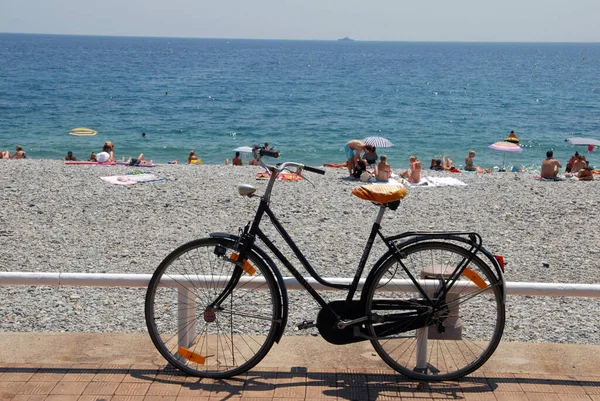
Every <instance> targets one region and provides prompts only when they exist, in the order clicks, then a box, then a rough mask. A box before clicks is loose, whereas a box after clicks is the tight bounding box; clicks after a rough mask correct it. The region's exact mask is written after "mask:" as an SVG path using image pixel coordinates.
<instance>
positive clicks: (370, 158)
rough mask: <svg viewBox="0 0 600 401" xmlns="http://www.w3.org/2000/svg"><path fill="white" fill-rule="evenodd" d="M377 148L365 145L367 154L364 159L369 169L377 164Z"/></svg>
mask: <svg viewBox="0 0 600 401" xmlns="http://www.w3.org/2000/svg"><path fill="white" fill-rule="evenodd" d="M376 150H377V148H376V147H375V146H372V145H365V153H364V155H363V158H364V159H365V160H366V161H367V164H368V165H369V167H373V165H374V164H375V163H377V151H376Z"/></svg>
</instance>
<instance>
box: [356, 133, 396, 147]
mask: <svg viewBox="0 0 600 401" xmlns="http://www.w3.org/2000/svg"><path fill="white" fill-rule="evenodd" d="M362 141H363V142H364V144H365V145H371V146H375V147H376V148H391V147H392V146H396V145H394V144H393V143H392V142H390V140H389V139H386V138H384V137H382V136H368V137H366V138H365V139H363V140H362Z"/></svg>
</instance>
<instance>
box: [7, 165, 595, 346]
mask: <svg viewBox="0 0 600 401" xmlns="http://www.w3.org/2000/svg"><path fill="white" fill-rule="evenodd" d="M190 167H191V166H187V165H159V166H158V167H156V168H154V169H153V171H152V172H153V173H154V174H155V175H157V176H158V177H161V178H166V179H167V181H165V182H157V183H147V184H136V185H132V186H128V187H127V186H119V185H112V184H109V183H107V182H104V181H102V180H101V179H100V176H104V175H122V174H125V173H127V172H128V171H129V170H130V168H129V167H126V166H114V167H105V166H90V165H86V166H66V165H64V164H63V163H62V162H60V161H49V160H0V171H2V176H3V177H4V178H5V182H4V184H3V188H2V190H1V191H0V204H1V205H2V207H1V208H0V260H1V261H2V262H1V263H2V264H1V266H2V270H3V271H14V272H72V273H100V272H102V273H137V274H151V273H152V272H153V271H154V269H155V268H156V267H157V266H158V265H159V263H160V262H161V261H162V260H163V259H164V258H165V257H166V256H167V255H168V254H169V253H170V252H171V251H172V250H174V249H175V248H177V247H178V246H180V245H182V244H184V243H185V242H188V241H191V240H193V239H196V238H201V237H205V236H207V235H208V233H210V232H230V233H237V232H238V229H239V228H240V227H243V226H244V225H245V224H246V223H247V222H248V221H250V220H251V219H252V218H253V216H254V212H255V211H256V207H257V205H258V201H259V200H258V198H254V199H248V198H243V197H240V196H239V195H238V194H237V192H236V190H235V185H236V184H239V183H250V184H252V185H254V186H256V187H257V188H258V191H257V192H258V193H261V192H262V191H263V190H264V188H265V185H266V182H264V181H257V180H255V174H256V173H257V172H259V171H260V168H258V167H253V166H243V167H233V166H214V165H202V166H193V167H192V168H190ZM306 174H309V173H308V172H307V173H306ZM347 174H348V172H347V171H346V170H345V169H339V170H337V169H327V172H326V174H325V175H324V176H320V175H311V176H309V179H310V181H311V182H312V183H314V185H315V187H313V185H311V184H310V183H308V182H306V181H304V182H303V181H300V182H277V184H276V186H275V188H274V190H273V194H272V198H271V207H272V208H273V210H274V212H275V214H276V215H277V216H278V217H279V218H280V219H281V221H282V222H284V224H285V226H286V229H287V230H288V232H289V234H290V235H291V236H292V238H294V239H295V240H296V243H297V244H298V246H299V247H300V248H301V249H302V251H303V252H304V254H305V255H306V256H307V258H308V259H309V260H310V261H311V262H312V263H313V266H314V267H315V269H316V270H317V271H318V272H319V273H320V274H321V275H322V276H323V277H335V276H339V277H352V276H353V274H354V270H355V268H356V266H357V264H358V262H359V260H360V257H361V254H362V249H363V247H364V244H365V242H366V239H367V236H368V234H369V231H370V227H371V224H372V222H373V219H374V218H375V216H376V213H377V208H376V207H375V206H373V205H372V204H371V203H369V202H365V201H363V200H359V199H358V198H356V197H354V196H352V195H351V192H350V191H351V189H352V188H353V187H354V186H356V185H359V182H357V181H352V180H348V179H347V177H346V175H347ZM423 175H424V176H448V174H444V173H438V172H430V171H424V172H423ZM452 177H454V178H457V179H460V180H461V181H463V182H465V183H466V184H467V186H464V187H463V186H461V187H433V188H431V187H430V188H427V187H425V188H409V191H408V196H407V197H406V198H405V200H403V201H402V203H401V205H400V207H399V208H398V210H396V211H395V212H389V211H388V212H386V214H385V215H384V218H383V222H382V231H383V232H384V234H386V235H391V234H394V233H400V232H404V231H420V230H426V231H430V230H452V231H468V232H478V233H479V234H481V236H482V238H483V243H484V246H486V247H487V248H488V249H490V250H492V251H493V252H495V253H498V254H500V255H502V256H504V258H505V261H506V279H507V281H527V282H549V283H597V281H598V280H597V274H596V273H597V271H598V261H597V259H598V258H597V257H596V256H597V254H598V252H600V250H599V249H600V220H599V219H597V218H596V217H597V216H596V215H597V212H596V210H597V200H598V199H600V182H598V181H594V182H575V181H561V182H540V181H536V180H535V179H534V175H533V174H532V173H521V174H514V173H492V174H453V175H452ZM515 177H516V178H519V180H516V179H515ZM360 184H361V183H360ZM261 227H262V229H263V231H264V232H265V233H267V235H268V236H269V237H271V238H272V239H273V240H274V242H275V244H277V245H278V246H280V247H282V249H283V247H284V245H285V244H284V241H283V240H281V239H280V238H279V237H278V234H277V232H276V230H275V229H274V228H273V227H271V226H270V225H269V224H268V223H267V222H266V221H264V222H263V224H262V225H261ZM382 252H383V247H382V246H381V244H380V243H379V242H376V243H375V245H374V248H373V250H372V254H371V256H370V257H369V260H368V262H367V269H369V268H370V267H371V266H372V265H373V263H374V262H375V261H376V260H377V259H378V257H379V256H380V255H381V254H382ZM284 253H286V255H289V254H291V252H289V251H288V250H286V251H285V252H284ZM292 263H294V264H295V265H296V266H298V267H299V263H298V261H297V260H295V258H294V260H292ZM280 268H281V269H282V273H283V276H290V274H289V272H287V271H286V270H285V267H284V266H283V265H281V264H280ZM323 295H324V296H325V297H326V298H327V299H330V300H333V299H340V298H343V297H344V295H345V294H344V293H342V292H339V291H327V292H323ZM144 296H145V289H144V288H126V287H31V286H11V285H3V286H0V310H1V312H0V322H1V324H2V325H1V327H2V330H3V331H15V332H19V331H54V332H61V331H68V332H141V333H145V332H146V327H145V321H144ZM289 297H290V317H289V322H288V327H287V334H292V335H293V334H297V335H311V333H312V334H314V333H316V329H312V330H306V331H299V332H294V330H293V328H294V327H295V326H296V324H298V323H300V322H301V321H303V320H316V315H317V313H318V310H319V307H318V304H317V303H316V302H315V301H314V300H313V299H312V298H310V297H309V296H307V294H305V293H304V292H298V291H290V292H289ZM506 308H507V314H506V317H507V325H506V330H505V335H504V341H532V342H560V343H586V344H600V335H599V329H598V327H599V326H600V320H599V319H600V318H598V315H597V310H599V309H600V299H598V298H588V299H585V298H567V297H563V298H557V297H537V296H509V298H508V302H507V305H506Z"/></svg>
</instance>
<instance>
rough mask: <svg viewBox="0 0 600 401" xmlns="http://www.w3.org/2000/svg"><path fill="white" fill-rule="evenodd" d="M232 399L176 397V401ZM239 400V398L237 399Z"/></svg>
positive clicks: (225, 399) (227, 399)
mask: <svg viewBox="0 0 600 401" xmlns="http://www.w3.org/2000/svg"><path fill="white" fill-rule="evenodd" d="M231 399H232V398H208V397H188V396H184V397H182V396H178V397H177V401H211V400H212V401H217V400H219V401H220V400H223V401H229V400H231ZM238 399H239V398H238ZM233 400H236V398H233Z"/></svg>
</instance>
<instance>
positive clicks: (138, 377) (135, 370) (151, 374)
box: [122, 364, 158, 383]
mask: <svg viewBox="0 0 600 401" xmlns="http://www.w3.org/2000/svg"><path fill="white" fill-rule="evenodd" d="M157 374H158V368H157V367H156V366H153V365H141V364H138V365H131V366H130V367H129V370H128V371H127V374H126V375H125V377H124V378H123V380H122V382H124V383H129V382H145V383H148V382H152V381H153V380H154V379H155V378H156V375H157Z"/></svg>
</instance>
